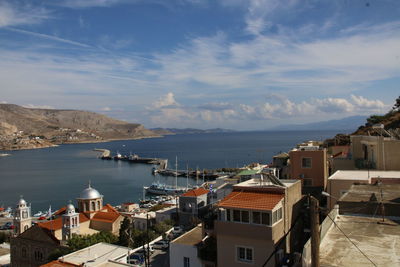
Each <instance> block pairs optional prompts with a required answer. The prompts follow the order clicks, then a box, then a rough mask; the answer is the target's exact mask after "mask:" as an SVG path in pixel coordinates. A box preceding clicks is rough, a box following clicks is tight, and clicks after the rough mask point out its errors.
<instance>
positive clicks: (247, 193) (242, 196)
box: [218, 189, 284, 210]
mask: <svg viewBox="0 0 400 267" xmlns="http://www.w3.org/2000/svg"><path fill="white" fill-rule="evenodd" d="M283 196H284V194H281V193H275V192H266V191H259V190H251V189H246V190H243V189H235V190H233V192H232V193H230V194H229V195H228V196H226V197H225V198H224V199H223V200H222V201H221V202H220V203H219V204H218V206H219V207H222V208H238V209H250V210H272V209H273V208H274V207H275V206H276V205H277V204H278V203H279V201H281V200H282V199H283Z"/></svg>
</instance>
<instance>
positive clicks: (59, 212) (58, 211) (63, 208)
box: [53, 207, 67, 216]
mask: <svg viewBox="0 0 400 267" xmlns="http://www.w3.org/2000/svg"><path fill="white" fill-rule="evenodd" d="M66 209H67V207H62V208H61V209H59V210H57V211H56V212H54V213H53V215H54V216H57V215H61V214H64V213H65V210H66Z"/></svg>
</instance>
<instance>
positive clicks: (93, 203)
mask: <svg viewBox="0 0 400 267" xmlns="http://www.w3.org/2000/svg"><path fill="white" fill-rule="evenodd" d="M93 210H96V202H94V201H93V202H92V211H93Z"/></svg>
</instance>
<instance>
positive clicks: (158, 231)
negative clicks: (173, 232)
mask: <svg viewBox="0 0 400 267" xmlns="http://www.w3.org/2000/svg"><path fill="white" fill-rule="evenodd" d="M172 225H173V222H172V221H170V220H166V221H163V222H161V223H157V224H155V225H153V226H151V227H149V230H148V231H141V230H138V229H135V228H134V226H133V224H131V223H130V221H129V219H128V218H125V219H124V221H123V222H122V225H121V229H120V231H119V239H118V244H119V245H121V246H126V247H130V248H137V247H140V246H143V245H144V244H145V243H147V242H149V241H151V240H153V239H155V238H157V236H160V235H163V236H164V234H165V232H166V231H167V230H168V229H170V228H171V227H172Z"/></svg>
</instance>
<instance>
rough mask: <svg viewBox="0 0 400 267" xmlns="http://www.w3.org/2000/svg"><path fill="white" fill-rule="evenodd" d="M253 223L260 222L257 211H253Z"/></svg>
mask: <svg viewBox="0 0 400 267" xmlns="http://www.w3.org/2000/svg"><path fill="white" fill-rule="evenodd" d="M253 223H255V224H261V217H260V213H259V212H257V211H253Z"/></svg>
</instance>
